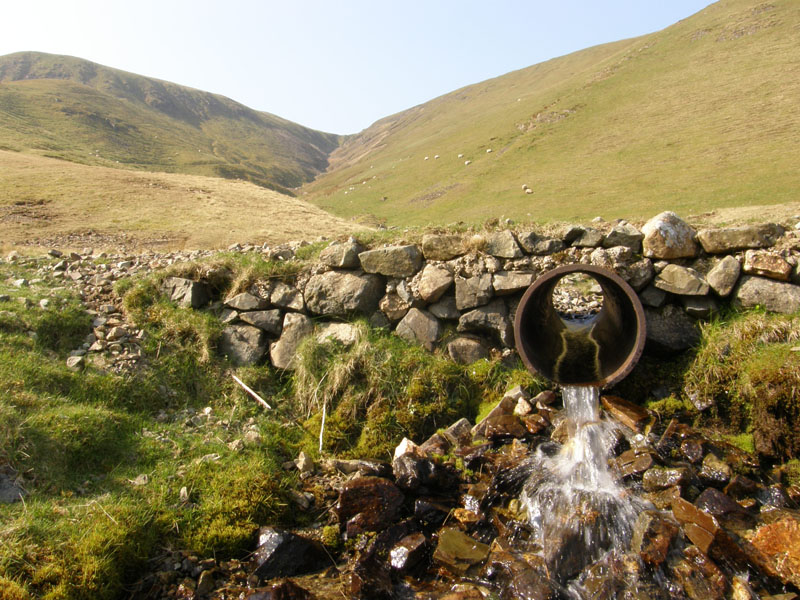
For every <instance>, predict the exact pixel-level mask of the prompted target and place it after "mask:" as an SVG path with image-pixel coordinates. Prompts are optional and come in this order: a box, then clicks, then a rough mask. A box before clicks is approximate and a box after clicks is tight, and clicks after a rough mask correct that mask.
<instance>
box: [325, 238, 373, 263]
mask: <svg viewBox="0 0 800 600" xmlns="http://www.w3.org/2000/svg"><path fill="white" fill-rule="evenodd" d="M363 251H364V247H363V246H362V245H361V244H359V243H358V242H356V241H355V240H352V239H351V240H348V241H347V242H345V243H343V244H331V245H330V246H328V247H327V248H324V249H323V250H322V252H320V254H319V260H320V262H321V263H322V264H324V265H327V266H329V267H333V268H334V269H357V268H358V267H359V266H360V264H361V263H360V262H359V260H358V255H359V254H360V253H361V252H363Z"/></svg>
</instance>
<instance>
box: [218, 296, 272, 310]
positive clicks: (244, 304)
mask: <svg viewBox="0 0 800 600" xmlns="http://www.w3.org/2000/svg"><path fill="white" fill-rule="evenodd" d="M225 306H227V307H228V308H232V309H234V310H239V311H243V310H264V309H266V308H269V302H268V301H267V300H265V299H264V298H259V297H258V296H254V295H253V294H250V293H248V292H242V293H241V294H236V295H235V296H234V297H233V298H230V299H228V300H226V301H225Z"/></svg>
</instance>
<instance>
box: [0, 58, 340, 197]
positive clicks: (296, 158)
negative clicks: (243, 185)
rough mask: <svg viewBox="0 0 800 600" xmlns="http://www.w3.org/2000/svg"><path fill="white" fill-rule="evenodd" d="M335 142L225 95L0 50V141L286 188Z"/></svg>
mask: <svg viewBox="0 0 800 600" xmlns="http://www.w3.org/2000/svg"><path fill="white" fill-rule="evenodd" d="M339 142H340V136H337V135H333V134H327V133H321V132H319V131H314V130H312V129H308V128H306V127H302V126H301V125H298V124H296V123H292V122H290V121H287V120H285V119H281V118H279V117H276V116H274V115H271V114H268V113H264V112H258V111H254V110H252V109H250V108H247V107H246V106H243V105H241V104H239V103H237V102H234V101H232V100H230V99H228V98H225V97H223V96H219V95H215V94H210V93H207V92H202V91H199V90H194V89H191V88H187V87H183V86H179V85H176V84H173V83H168V82H164V81H159V80H156V79H151V78H148V77H142V76H140V75H134V74H132V73H126V72H124V71H119V70H116V69H111V68H108V67H104V66H102V65H98V64H95V63H92V62H89V61H86V60H82V59H79V58H73V57H68V56H56V55H50V54H42V53H35V52H23V53H17V54H10V55H7V56H2V57H0V149H5V150H16V151H35V152H36V153H39V154H42V155H45V156H50V157H55V158H62V159H66V160H70V161H74V162H80V163H84V164H99V165H103V166H116V167H127V168H134V169H145V170H149V171H165V172H176V173H190V174H197V175H211V176H218V177H225V178H228V179H245V180H248V181H252V182H253V183H257V184H259V185H262V186H265V187H269V188H273V189H277V190H281V191H286V190H287V188H294V187H297V186H299V185H301V184H302V183H304V182H306V181H309V180H310V179H311V178H313V177H314V176H315V175H316V174H318V173H319V172H320V171H322V170H324V169H325V168H326V167H327V164H328V163H327V158H328V155H329V154H330V152H331V151H332V150H333V149H335V148H336V147H337V146H338V145H339Z"/></svg>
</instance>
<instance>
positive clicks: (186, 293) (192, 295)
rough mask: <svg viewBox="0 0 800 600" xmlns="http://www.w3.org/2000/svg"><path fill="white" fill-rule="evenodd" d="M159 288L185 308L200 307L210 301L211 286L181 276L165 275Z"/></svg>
mask: <svg viewBox="0 0 800 600" xmlns="http://www.w3.org/2000/svg"><path fill="white" fill-rule="evenodd" d="M161 289H162V290H163V292H164V294H165V295H166V296H168V297H169V299H170V300H171V301H173V302H175V303H177V304H178V306H183V307H186V308H200V307H202V306H205V305H206V304H208V303H209V302H210V301H211V288H209V287H208V285H206V284H205V283H202V282H200V281H192V280H191V279H184V278H183V277H167V278H166V279H164V282H163V283H162V284H161Z"/></svg>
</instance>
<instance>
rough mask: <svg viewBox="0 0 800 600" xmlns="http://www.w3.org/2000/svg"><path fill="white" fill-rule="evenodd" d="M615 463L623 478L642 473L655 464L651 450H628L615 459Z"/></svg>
mask: <svg viewBox="0 0 800 600" xmlns="http://www.w3.org/2000/svg"><path fill="white" fill-rule="evenodd" d="M615 464H616V467H617V469H618V470H619V473H620V475H622V477H623V478H627V477H632V476H635V475H640V474H642V473H644V472H645V471H647V470H648V469H650V468H651V467H652V466H653V465H654V464H655V462H654V460H653V456H652V455H651V454H650V453H649V452H646V451H645V452H642V451H637V450H634V449H630V450H626V451H625V452H623V453H622V454H620V455H619V456H618V457H617V458H616V459H615Z"/></svg>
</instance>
